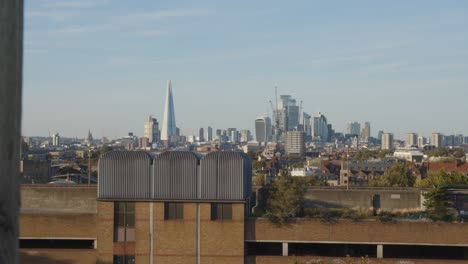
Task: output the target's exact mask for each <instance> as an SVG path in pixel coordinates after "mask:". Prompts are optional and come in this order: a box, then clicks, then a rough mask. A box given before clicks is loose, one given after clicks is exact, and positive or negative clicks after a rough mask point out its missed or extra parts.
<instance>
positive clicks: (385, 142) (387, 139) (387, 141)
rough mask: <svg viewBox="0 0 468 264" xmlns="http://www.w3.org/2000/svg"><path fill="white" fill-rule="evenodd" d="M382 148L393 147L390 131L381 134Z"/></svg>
mask: <svg viewBox="0 0 468 264" xmlns="http://www.w3.org/2000/svg"><path fill="white" fill-rule="evenodd" d="M382 149H393V134H392V133H383V134H382Z"/></svg>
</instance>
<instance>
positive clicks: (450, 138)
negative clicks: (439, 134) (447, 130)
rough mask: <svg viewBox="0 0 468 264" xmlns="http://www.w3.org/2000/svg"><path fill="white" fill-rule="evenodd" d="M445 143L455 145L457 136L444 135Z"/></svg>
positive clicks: (445, 144)
mask: <svg viewBox="0 0 468 264" xmlns="http://www.w3.org/2000/svg"><path fill="white" fill-rule="evenodd" d="M443 145H444V146H450V147H453V146H455V136H454V135H449V136H444V137H443Z"/></svg>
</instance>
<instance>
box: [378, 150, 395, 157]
mask: <svg viewBox="0 0 468 264" xmlns="http://www.w3.org/2000/svg"><path fill="white" fill-rule="evenodd" d="M391 153H393V150H390V149H382V150H381V151H379V153H378V154H377V158H379V159H383V158H385V156H387V155H388V154H391Z"/></svg>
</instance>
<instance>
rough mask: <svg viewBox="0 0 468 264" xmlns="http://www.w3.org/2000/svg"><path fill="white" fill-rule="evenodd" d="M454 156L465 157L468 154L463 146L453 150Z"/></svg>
mask: <svg viewBox="0 0 468 264" xmlns="http://www.w3.org/2000/svg"><path fill="white" fill-rule="evenodd" d="M451 154H452V156H454V157H455V158H464V157H465V156H466V154H465V150H464V149H462V148H456V149H454V150H453V151H452V153H451Z"/></svg>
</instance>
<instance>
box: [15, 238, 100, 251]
mask: <svg viewBox="0 0 468 264" xmlns="http://www.w3.org/2000/svg"><path fill="white" fill-rule="evenodd" d="M19 248H44V249H45V248H47V249H93V248H94V240H81V239H80V240H78V239H75V240H74V239H20V240H19Z"/></svg>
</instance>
